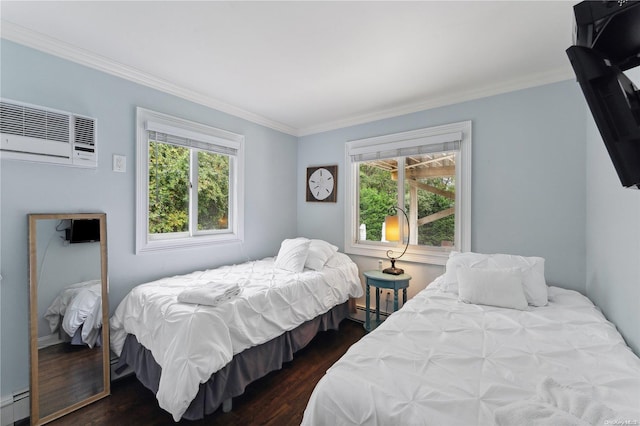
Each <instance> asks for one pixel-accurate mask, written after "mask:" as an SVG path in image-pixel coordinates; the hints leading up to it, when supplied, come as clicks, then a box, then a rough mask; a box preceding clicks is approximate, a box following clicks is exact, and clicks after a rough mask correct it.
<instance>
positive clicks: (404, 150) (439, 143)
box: [349, 132, 462, 162]
mask: <svg viewBox="0 0 640 426" xmlns="http://www.w3.org/2000/svg"><path fill="white" fill-rule="evenodd" d="M460 141H462V132H453V133H446V134H442V135H435V136H428V137H423V138H416V139H407V140H401V141H396V142H390V143H381V144H371V145H368V146H363V147H354V148H351V149H350V150H349V155H350V157H351V161H352V162H360V161H371V160H381V159H385V158H395V157H405V156H408V155H420V154H430V153H434V152H446V151H459V150H460Z"/></svg>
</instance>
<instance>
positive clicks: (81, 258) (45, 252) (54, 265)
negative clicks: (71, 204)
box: [29, 213, 110, 425]
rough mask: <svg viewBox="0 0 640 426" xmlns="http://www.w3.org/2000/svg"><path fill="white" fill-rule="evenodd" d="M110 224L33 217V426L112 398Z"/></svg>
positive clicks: (102, 218) (83, 216)
mask: <svg viewBox="0 0 640 426" xmlns="http://www.w3.org/2000/svg"><path fill="white" fill-rule="evenodd" d="M108 300H109V299H108V277H107V218H106V214H104V213H75V214H30V215H29V318H30V324H29V332H30V339H29V348H30V354H31V378H30V379H31V388H30V399H31V424H32V425H41V424H45V423H48V422H50V421H52V420H55V419H57V418H59V417H61V416H63V415H65V414H68V413H70V412H72V411H74V410H77V409H79V408H81V407H83V406H85V405H87V404H90V403H92V402H94V401H96V400H98V399H100V398H103V397H105V396H107V395H109V392H110V387H109V384H110V381H109V321H108V315H109V306H108V305H109V303H108Z"/></svg>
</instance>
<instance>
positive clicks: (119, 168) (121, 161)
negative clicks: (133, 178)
mask: <svg viewBox="0 0 640 426" xmlns="http://www.w3.org/2000/svg"><path fill="white" fill-rule="evenodd" d="M113 171H114V172H120V173H124V172H126V171H127V157H125V156H124V155H118V154H113Z"/></svg>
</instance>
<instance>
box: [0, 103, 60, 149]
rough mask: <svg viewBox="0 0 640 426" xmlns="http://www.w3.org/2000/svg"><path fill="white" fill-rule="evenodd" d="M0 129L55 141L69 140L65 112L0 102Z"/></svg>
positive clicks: (9, 132)
mask: <svg viewBox="0 0 640 426" xmlns="http://www.w3.org/2000/svg"><path fill="white" fill-rule="evenodd" d="M0 120H1V121H0V131H1V132H2V133H6V134H10V135H16V136H26V137H32V138H38V139H44V140H49V141H57V142H69V117H68V116H67V115H65V114H60V113H57V112H52V111H46V110H42V109H36V108H30V107H26V106H21V105H14V104H10V103H7V102H0Z"/></svg>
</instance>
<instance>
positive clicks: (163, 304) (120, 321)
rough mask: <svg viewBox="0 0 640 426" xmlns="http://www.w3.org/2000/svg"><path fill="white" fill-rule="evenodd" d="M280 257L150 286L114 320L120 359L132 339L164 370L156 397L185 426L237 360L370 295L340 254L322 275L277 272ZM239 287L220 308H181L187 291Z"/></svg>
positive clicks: (120, 309) (118, 311)
mask: <svg viewBox="0 0 640 426" xmlns="http://www.w3.org/2000/svg"><path fill="white" fill-rule="evenodd" d="M273 265H274V258H266V259H263V260H259V261H254V262H248V263H244V264H241V265H233V266H225V267H221V268H218V269H213V270H207V271H203V272H202V271H200V272H194V273H191V274H188V275H183V276H176V277H171V278H165V279H161V280H158V281H154V282H151V283H147V284H142V285H140V286H137V287H136V288H134V289H133V290H132V291H131V292H130V293H129V294H128V295H127V296H126V297H125V298H124V299H123V300H122V302H121V303H120V305H119V306H118V308H117V309H116V311H115V313H114V315H113V317H112V318H111V321H110V324H111V348H112V349H113V351H114V352H115V353H116V354H118V355H120V353H121V352H122V346H123V344H124V340H125V338H126V335H127V333H130V334H134V335H135V336H136V337H137V339H138V341H139V342H140V343H141V344H142V345H144V346H145V347H146V348H147V349H149V350H150V351H151V353H152V354H153V357H154V358H155V360H156V362H157V363H158V364H159V365H160V366H161V367H162V376H161V378H160V386H159V389H158V393H157V395H156V397H157V398H158V402H159V404H160V407H162V408H163V409H165V410H167V411H168V412H170V413H171V414H172V415H173V418H174V420H176V421H178V420H179V419H180V418H181V417H182V415H183V414H184V412H185V411H186V409H187V408H188V407H189V404H190V403H191V401H192V400H193V398H194V397H195V396H196V394H197V392H198V386H199V384H200V383H204V382H206V381H207V380H208V379H209V377H210V376H211V375H212V374H213V373H215V372H216V371H218V370H220V369H221V368H222V367H224V366H225V365H226V364H227V363H229V361H231V358H232V357H233V356H234V355H235V354H238V353H240V352H242V351H243V350H245V349H247V348H250V347H252V346H256V345H260V344H262V343H265V342H267V341H269V340H271V339H273V338H275V337H277V336H279V335H281V334H282V333H284V332H285V331H289V330H292V329H294V328H296V327H297V326H298V325H300V324H302V323H303V322H305V321H308V320H310V319H312V318H314V317H316V316H318V315H320V314H323V313H325V312H327V311H328V310H329V309H331V308H332V307H334V306H336V305H338V304H341V303H343V302H345V301H347V300H348V298H349V296H351V297H360V296H362V293H363V291H362V285H361V284H360V278H359V276H358V269H357V267H356V265H355V264H354V263H353V262H352V261H351V260H350V259H349V258H348V257H347V256H346V255H344V254H342V253H336V254H335V255H334V256H333V258H332V259H330V260H329V262H327V265H326V266H325V267H324V269H323V270H322V271H320V272H316V271H312V270H306V269H305V271H304V272H302V273H291V272H286V271H283V270H280V269H275V268H274V267H273ZM216 282H217V283H220V284H222V283H224V284H228V283H239V284H240V285H241V287H242V292H241V294H240V295H239V296H237V297H236V298H234V299H232V300H230V301H228V302H225V303H223V304H221V305H219V306H216V307H211V306H205V305H194V304H187V303H178V301H177V297H178V294H180V293H181V292H182V291H183V290H184V289H185V288H188V287H194V286H202V285H215V283H216Z"/></svg>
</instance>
